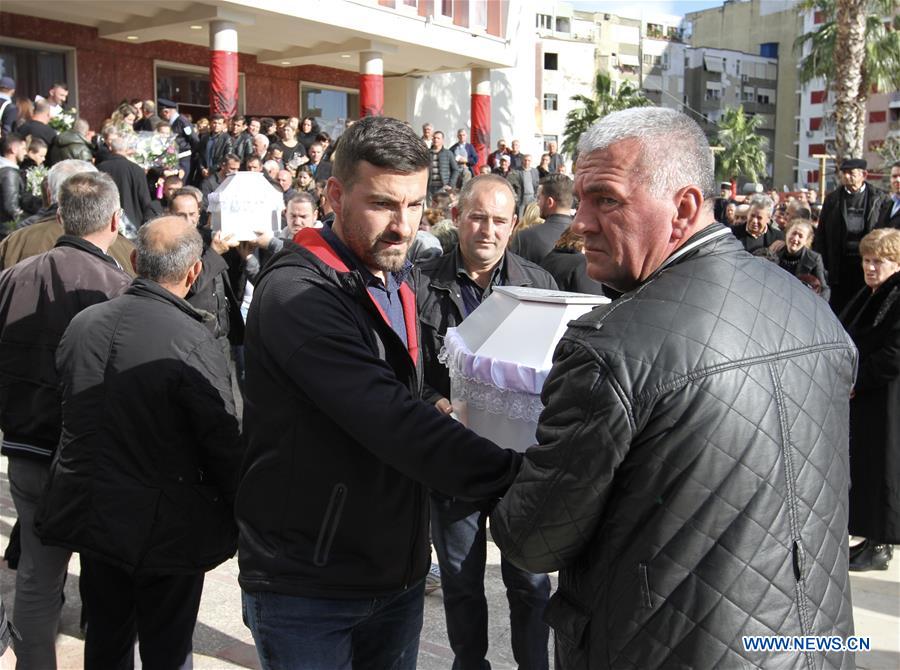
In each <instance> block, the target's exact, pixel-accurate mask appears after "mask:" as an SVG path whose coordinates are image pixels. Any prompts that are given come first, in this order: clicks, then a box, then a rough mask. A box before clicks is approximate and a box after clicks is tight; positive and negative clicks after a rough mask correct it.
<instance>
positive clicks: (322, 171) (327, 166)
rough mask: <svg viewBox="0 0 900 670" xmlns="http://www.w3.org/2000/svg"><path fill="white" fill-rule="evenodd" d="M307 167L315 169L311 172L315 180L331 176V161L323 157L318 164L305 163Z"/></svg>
mask: <svg viewBox="0 0 900 670" xmlns="http://www.w3.org/2000/svg"><path fill="white" fill-rule="evenodd" d="M306 165H307V167H308V168H309V169H310V170H315V172H314V173H313V179H314V180H315V181H317V182H318V181H328V178H329V177H330V176H331V169H332V166H331V161H328V160H325V159H324V158H323V159H322V160H320V161H319V164H318V165H313V164H312V163H307V164H306Z"/></svg>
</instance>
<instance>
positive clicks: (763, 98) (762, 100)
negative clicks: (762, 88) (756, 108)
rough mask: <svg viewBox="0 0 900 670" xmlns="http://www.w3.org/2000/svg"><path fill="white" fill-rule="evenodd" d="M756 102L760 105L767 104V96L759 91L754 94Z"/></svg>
mask: <svg viewBox="0 0 900 670" xmlns="http://www.w3.org/2000/svg"><path fill="white" fill-rule="evenodd" d="M756 102H758V103H759V104H760V105H768V104H769V96H768V95H764V94H762V93H759V94H757V96H756Z"/></svg>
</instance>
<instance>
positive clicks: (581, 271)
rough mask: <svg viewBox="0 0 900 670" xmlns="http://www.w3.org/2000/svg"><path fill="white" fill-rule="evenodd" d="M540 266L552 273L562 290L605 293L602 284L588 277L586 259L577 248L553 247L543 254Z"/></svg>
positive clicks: (595, 293)
mask: <svg viewBox="0 0 900 670" xmlns="http://www.w3.org/2000/svg"><path fill="white" fill-rule="evenodd" d="M541 267H542V268H544V269H545V270H546V271H547V272H549V273H550V274H551V275H553V278H554V279H555V280H556V285H557V286H559V288H560V289H561V290H563V291H571V292H572V293H590V294H591V295H607V291H610V289H605V287H604V286H603V284H601V283H600V282H598V281H594V280H593V279H591V278H590V277H588V273H587V261H586V260H585V258H584V254H583V253H581V252H580V251H578V250H577V249H553V250H552V251H551V252H550V253H549V254H547V255H546V256H544V260H542V261H541Z"/></svg>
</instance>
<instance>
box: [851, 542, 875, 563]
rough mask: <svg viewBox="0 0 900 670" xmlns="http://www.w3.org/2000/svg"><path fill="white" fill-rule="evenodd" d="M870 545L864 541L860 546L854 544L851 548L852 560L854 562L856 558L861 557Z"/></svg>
mask: <svg viewBox="0 0 900 670" xmlns="http://www.w3.org/2000/svg"><path fill="white" fill-rule="evenodd" d="M870 544H871V543H870V542H869V541H868V540H866V539H863V541H862V542H860V543H859V544H854V545H853V546H852V547H850V560H851V561H852V560H853V559H854V558H856V557H857V556H859V555H860V554H861V553H862V552H863V551H864V550H865V548H866V547H868V546H869V545H870Z"/></svg>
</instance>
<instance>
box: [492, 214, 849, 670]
mask: <svg viewBox="0 0 900 670" xmlns="http://www.w3.org/2000/svg"><path fill="white" fill-rule="evenodd" d="M722 231H725V229H724V228H723V227H722V226H720V225H718V224H716V225H715V226H711V227H709V228H707V229H705V230H704V231H701V232H700V233H698V234H697V235H696V236H695V237H694V238H693V239H692V240H690V241H689V243H688V244H687V245H685V247H684V248H683V250H681V251H682V252H683V253H680V252H676V254H674V255H673V256H672V257H671V258H670V259H669V261H668V262H667V263H666V264H665V265H664V267H663V268H661V269H660V270H658V271H657V272H656V273H655V274H654V275H653V276H652V277H650V278H649V279H648V280H647V281H646V282H644V283H643V284H642V285H641V286H640V287H639V288H637V289H636V290H634V291H632V292H630V293H627V294H625V295H624V296H623V297H622V298H620V299H619V300H617V301H615V302H614V303H612V304H611V305H610V306H606V307H601V308H598V309H595V310H594V311H593V312H591V313H589V314H587V315H585V316H584V317H582V318H580V319H578V321H576V322H573V323H571V324H570V327H569V329H568V331H567V333H566V335H565V336H564V338H563V340H562V341H561V343H560V345H559V347H558V349H557V351H556V354H555V363H554V367H553V371H552V373H551V375H550V377H549V379H548V380H547V383H546V384H545V386H544V391H543V400H544V403H545V405H546V409H545V411H544V413H543V414H542V416H541V422H540V427H539V429H538V435H537V437H538V442H539V445H538V446H536V447H532V448H531V449H530V450H529V451H528V452H527V453H526V455H525V460H524V462H523V468H522V471H521V472H520V474H519V476H518V478H517V479H516V482H515V483H514V484H513V486H512V488H511V489H510V491H509V493H508V494H507V495H506V497H504V498H503V500H502V501H501V502H500V504H499V505H498V506H497V508H496V509H495V511H494V513H493V515H492V517H491V530H492V533H493V535H494V538H495V539H496V540H497V542H498V544H499V545H500V548H501V549H502V550H503V553H504V556H505V557H506V558H507V559H509V560H510V561H512V562H513V563H515V564H517V565H519V566H520V567H522V568H525V569H527V570H530V571H532V572H549V571H552V570H559V571H560V575H559V589H558V591H557V592H556V593H555V594H554V596H553V599H552V600H551V603H550V605H549V606H548V608H547V612H546V614H545V618H546V620H547V621H548V623H549V624H550V625H551V626H552V627H553V629H554V631H555V634H556V648H557V654H558V657H559V658H558V663H557V667H561V668H640V669H641V670H648V669H650V668H690V669H692V670H698V669H701V668H805V669H810V670H811V669H812V668H823V667H824V668H852V667H853V657H852V655H851V654H849V653H848V654H843V653H831V654H828V655H825V654H808V655H804V654H802V653H770V654H763V653H759V652H755V653H751V652H748V651H745V650H744V648H743V643H742V636H744V635H817V634H823V635H840V636H846V635H850V634H852V631H853V621H852V607H851V603H850V582H849V578H848V573H847V490H848V460H847V443H848V398H849V394H850V388H851V385H852V383H853V375H854V366H855V363H856V351H855V349H854V347H853V345H852V343H851V342H850V340H849V338H848V336H847V335H846V334H845V332H844V330H843V329H842V328H841V326H840V323H839V322H838V321H837V319H836V318H835V317H834V315H833V314H832V313H831V310H830V309H829V307H828V304H827V303H826V302H825V301H824V300H822V299H821V298H819V297H818V296H816V295H815V294H814V293H813V292H812V291H810V290H809V289H808V288H806V287H805V286H803V285H802V284H801V283H800V282H799V281H797V280H796V279H795V278H793V277H791V276H790V275H788V274H787V273H785V272H782V271H781V270H779V269H778V268H777V267H776V266H774V265H773V264H771V263H768V262H766V261H764V260H761V259H758V258H754V257H752V256H750V254H748V253H746V252H745V251H743V249H742V248H741V245H740V243H739V242H738V241H737V240H735V239H734V237H733V236H731V235H729V234H727V232H725V233H724V234H722Z"/></svg>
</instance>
